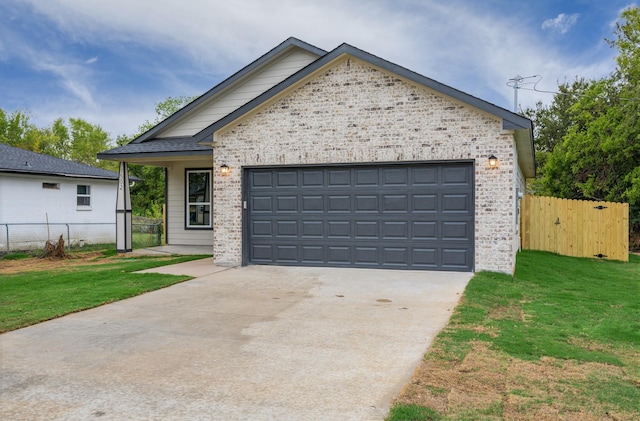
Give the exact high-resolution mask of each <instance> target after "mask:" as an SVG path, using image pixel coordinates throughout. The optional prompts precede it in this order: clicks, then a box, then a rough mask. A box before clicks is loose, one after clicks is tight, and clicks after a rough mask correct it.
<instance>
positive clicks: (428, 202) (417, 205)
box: [411, 194, 438, 213]
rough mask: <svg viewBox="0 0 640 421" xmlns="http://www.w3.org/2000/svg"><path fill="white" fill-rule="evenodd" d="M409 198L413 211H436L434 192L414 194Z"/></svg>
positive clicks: (436, 204) (436, 199)
mask: <svg viewBox="0 0 640 421" xmlns="http://www.w3.org/2000/svg"><path fill="white" fill-rule="evenodd" d="M411 199H412V207H411V210H412V211H413V212H431V213H435V212H438V195H436V194H414V195H412V197H411Z"/></svg>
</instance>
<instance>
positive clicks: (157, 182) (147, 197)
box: [116, 96, 194, 218]
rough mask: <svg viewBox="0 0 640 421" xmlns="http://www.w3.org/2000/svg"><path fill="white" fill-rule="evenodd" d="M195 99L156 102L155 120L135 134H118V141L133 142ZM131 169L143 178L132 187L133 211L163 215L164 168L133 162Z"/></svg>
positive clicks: (146, 123) (119, 142) (136, 213)
mask: <svg viewBox="0 0 640 421" xmlns="http://www.w3.org/2000/svg"><path fill="white" fill-rule="evenodd" d="M193 99H194V97H185V96H180V97H168V98H167V99H166V100H164V101H162V102H160V103H158V104H156V119H155V120H154V121H153V122H149V121H148V120H147V121H145V122H144V123H143V124H141V125H140V127H138V131H139V132H138V134H136V135H134V136H118V138H117V140H116V143H117V144H118V145H120V146H122V145H125V144H127V143H129V142H131V141H132V140H134V139H135V138H137V137H138V136H140V135H141V134H142V133H144V132H146V131H148V130H149V129H151V128H152V127H154V126H155V125H156V124H158V123H160V122H161V121H162V120H164V119H166V118H167V117H169V116H170V115H171V114H173V113H175V112H176V111H178V110H179V109H180V108H182V107H183V106H184V105H186V104H187V103H189V102H191V101H192V100H193ZM129 171H130V174H131V175H134V176H136V177H138V178H140V179H141V180H142V181H140V182H137V183H135V185H134V186H133V187H131V206H132V208H133V213H134V214H135V215H140V216H146V217H150V218H160V217H162V205H163V204H164V201H165V197H164V191H165V183H166V180H165V172H164V168H161V167H153V166H149V165H135V164H131V165H129Z"/></svg>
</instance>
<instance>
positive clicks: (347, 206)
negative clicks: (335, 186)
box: [327, 195, 351, 213]
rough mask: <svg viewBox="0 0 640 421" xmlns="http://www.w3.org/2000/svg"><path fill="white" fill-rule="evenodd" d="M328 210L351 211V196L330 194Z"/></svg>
mask: <svg viewBox="0 0 640 421" xmlns="http://www.w3.org/2000/svg"><path fill="white" fill-rule="evenodd" d="M327 212H333V213H337V212H342V213H344V212H351V196H348V195H339V196H338V195H328V196H327Z"/></svg>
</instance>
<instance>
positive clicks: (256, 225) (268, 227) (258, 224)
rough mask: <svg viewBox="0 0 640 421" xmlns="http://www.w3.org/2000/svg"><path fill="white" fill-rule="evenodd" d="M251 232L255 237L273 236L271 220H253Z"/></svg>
mask: <svg viewBox="0 0 640 421" xmlns="http://www.w3.org/2000/svg"><path fill="white" fill-rule="evenodd" d="M251 234H252V235H253V236H255V237H268V238H271V237H272V236H273V230H272V224H271V221H252V222H251Z"/></svg>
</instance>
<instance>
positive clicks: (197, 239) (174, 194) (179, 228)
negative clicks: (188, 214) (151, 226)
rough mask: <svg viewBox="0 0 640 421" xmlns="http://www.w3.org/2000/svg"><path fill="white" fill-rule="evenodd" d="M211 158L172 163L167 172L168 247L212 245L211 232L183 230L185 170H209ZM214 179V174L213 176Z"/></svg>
mask: <svg viewBox="0 0 640 421" xmlns="http://www.w3.org/2000/svg"><path fill="white" fill-rule="evenodd" d="M211 164H212V158H209V159H206V160H201V161H182V162H174V163H173V164H172V165H171V167H170V168H169V169H168V171H167V198H168V200H167V225H168V232H167V234H168V239H169V244H170V245H184V244H187V245H198V246H209V245H213V231H212V230H197V229H196V230H194V229H189V230H187V229H185V170H186V169H190V168H198V169H202V168H211ZM213 176H214V177H215V174H213Z"/></svg>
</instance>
